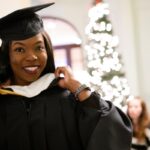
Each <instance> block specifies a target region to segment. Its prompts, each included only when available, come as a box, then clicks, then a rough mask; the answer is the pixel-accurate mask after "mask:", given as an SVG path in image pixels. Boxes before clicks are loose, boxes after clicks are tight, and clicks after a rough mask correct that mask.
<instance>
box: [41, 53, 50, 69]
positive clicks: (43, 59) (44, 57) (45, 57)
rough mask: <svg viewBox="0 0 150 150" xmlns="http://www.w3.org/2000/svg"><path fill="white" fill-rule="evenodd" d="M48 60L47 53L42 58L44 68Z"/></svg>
mask: <svg viewBox="0 0 150 150" xmlns="http://www.w3.org/2000/svg"><path fill="white" fill-rule="evenodd" d="M47 59H48V56H47V53H43V54H42V55H41V57H40V60H41V63H42V64H43V65H44V67H45V66H46V64H47Z"/></svg>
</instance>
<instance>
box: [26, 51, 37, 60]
mask: <svg viewBox="0 0 150 150" xmlns="http://www.w3.org/2000/svg"><path fill="white" fill-rule="evenodd" d="M37 59H38V56H37V55H36V54H35V53H34V52H32V51H30V52H28V53H27V55H26V60H28V61H35V60H37Z"/></svg>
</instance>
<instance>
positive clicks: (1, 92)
mask: <svg viewBox="0 0 150 150" xmlns="http://www.w3.org/2000/svg"><path fill="white" fill-rule="evenodd" d="M0 94H1V95H20V94H18V93H15V92H14V91H10V90H7V89H0Z"/></svg>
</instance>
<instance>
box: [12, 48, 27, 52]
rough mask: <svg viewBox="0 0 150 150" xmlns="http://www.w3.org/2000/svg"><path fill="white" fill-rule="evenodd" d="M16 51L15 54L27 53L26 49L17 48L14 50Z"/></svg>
mask: <svg viewBox="0 0 150 150" xmlns="http://www.w3.org/2000/svg"><path fill="white" fill-rule="evenodd" d="M14 51H15V52H19V53H21V52H24V51H25V49H24V48H22V47H17V48H15V49H14Z"/></svg>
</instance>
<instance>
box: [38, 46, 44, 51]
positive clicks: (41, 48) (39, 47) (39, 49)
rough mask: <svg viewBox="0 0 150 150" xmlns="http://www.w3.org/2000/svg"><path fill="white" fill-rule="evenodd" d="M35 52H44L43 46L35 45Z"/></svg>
mask: <svg viewBox="0 0 150 150" xmlns="http://www.w3.org/2000/svg"><path fill="white" fill-rule="evenodd" d="M36 50H38V51H45V46H44V45H37V47H36Z"/></svg>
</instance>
